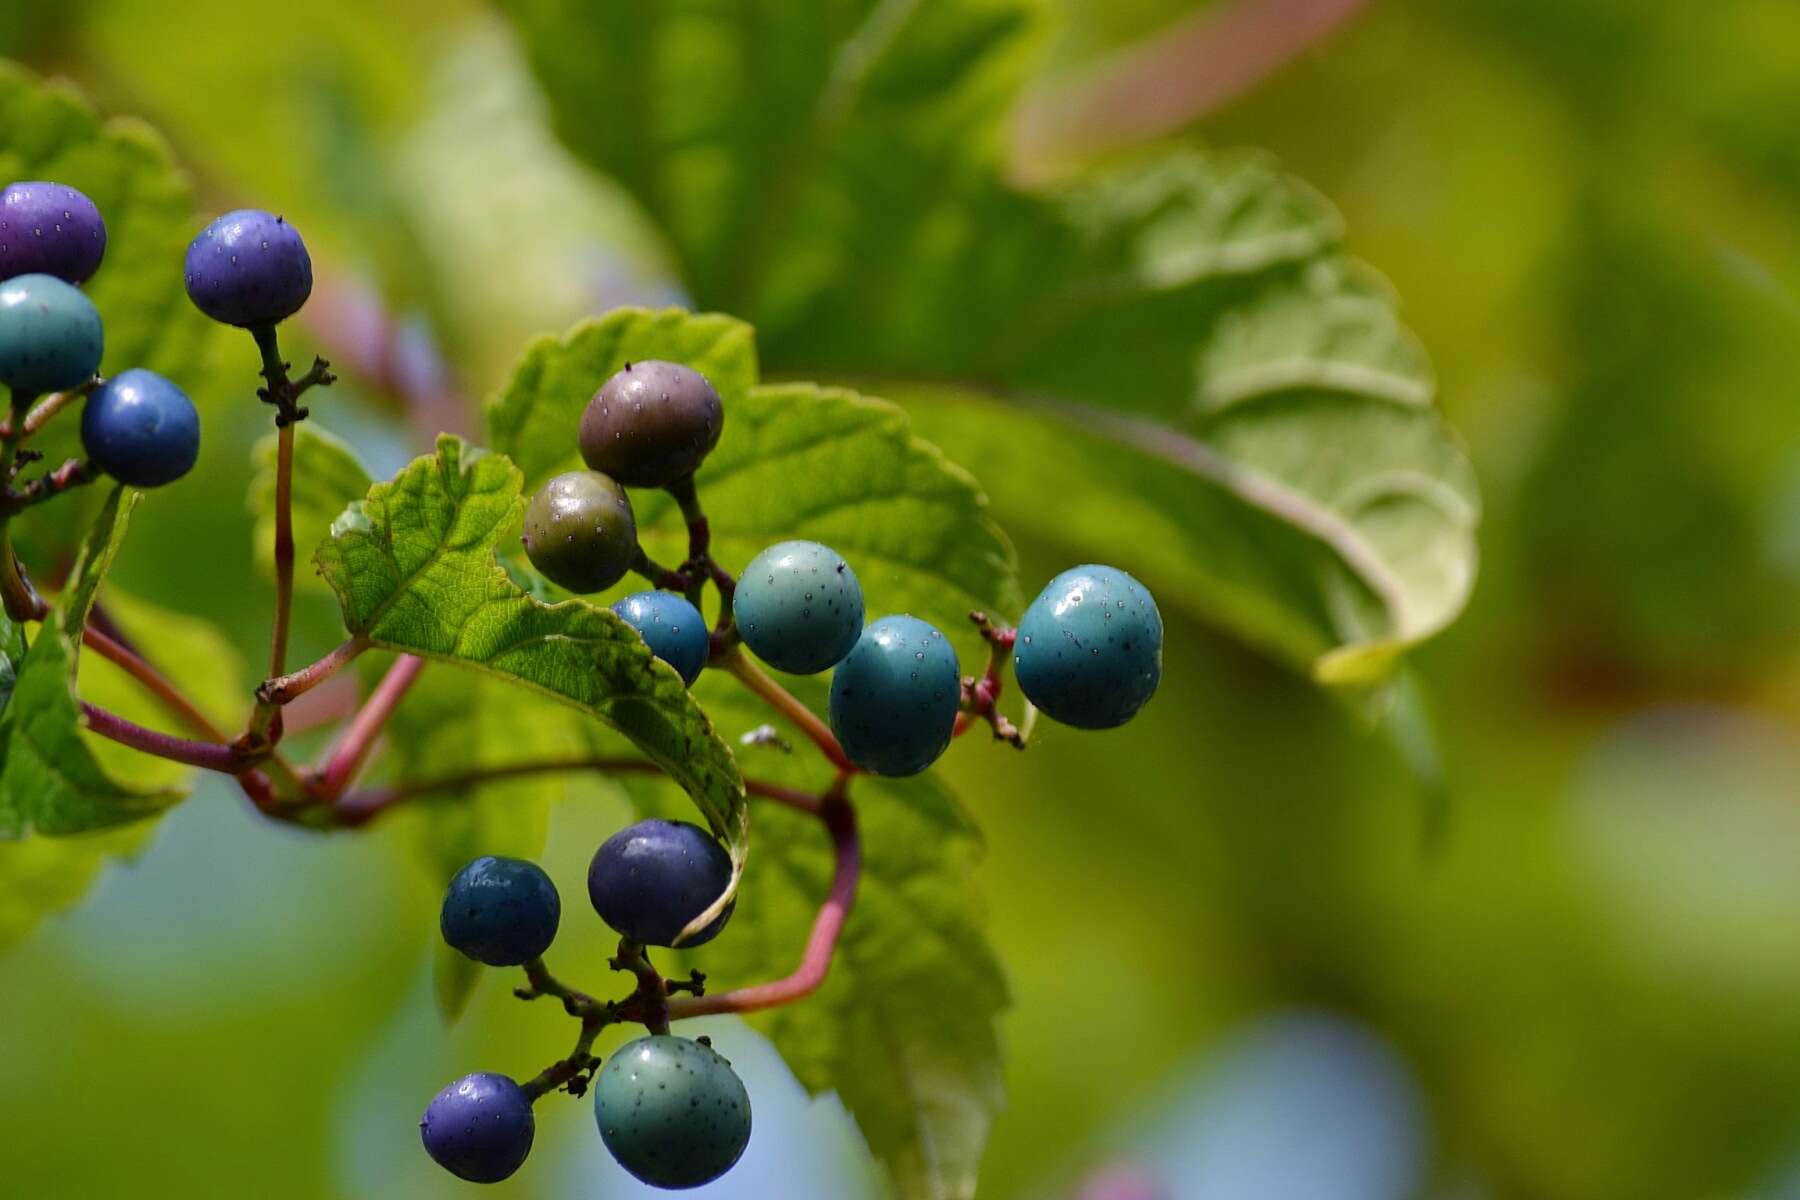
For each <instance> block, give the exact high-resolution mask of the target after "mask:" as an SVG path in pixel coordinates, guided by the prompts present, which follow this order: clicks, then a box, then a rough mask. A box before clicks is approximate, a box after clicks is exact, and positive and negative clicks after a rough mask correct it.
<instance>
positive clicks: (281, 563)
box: [269, 424, 294, 679]
mask: <svg viewBox="0 0 1800 1200" xmlns="http://www.w3.org/2000/svg"><path fill="white" fill-rule="evenodd" d="M293 506H294V427H293V425H291V424H284V425H282V426H281V428H280V429H279V430H278V431H277V433H276V449H275V632H274V635H273V636H272V637H271V639H270V642H271V645H270V648H269V678H271V679H273V678H275V677H276V676H278V675H280V674H281V673H282V672H284V671H286V670H287V653H288V624H289V622H290V621H291V620H292V618H293V609H294V508H293Z"/></svg>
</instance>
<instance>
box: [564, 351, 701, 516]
mask: <svg viewBox="0 0 1800 1200" xmlns="http://www.w3.org/2000/svg"><path fill="white" fill-rule="evenodd" d="M724 429H725V409H724V407H723V406H722V405H721V404H720V403H719V393H718V392H716V391H714V390H713V385H712V384H710V383H708V382H707V381H706V376H704V375H702V374H700V372H698V371H696V370H694V369H693V368H692V367H684V366H682V365H681V364H680V363H672V362H661V361H658V360H656V359H648V360H646V361H643V362H635V363H626V364H625V369H624V370H622V371H619V372H618V373H617V374H615V375H614V376H613V377H612V378H611V379H608V380H607V381H606V382H605V383H604V384H602V385H601V386H600V390H599V391H597V392H595V393H594V398H593V399H592V400H590V401H588V406H587V408H586V409H585V410H583V412H582V414H581V430H580V433H579V435H578V436H579V440H580V443H581V457H582V458H584V459H585V460H587V465H588V466H590V467H592V468H594V470H596V471H604V472H606V474H608V475H611V476H612V477H613V478H614V479H616V480H618V481H619V482H620V483H622V484H625V485H626V486H627V487H667V486H669V485H670V484H671V483H674V482H675V481H676V480H678V479H683V478H685V477H687V476H689V475H692V474H693V473H694V470H695V468H697V467H699V465H700V463H701V460H703V459H704V458H705V457H706V456H707V455H708V454H710V453H712V448H713V447H714V446H716V445H718V444H719V434H720V433H722V432H723V431H724Z"/></svg>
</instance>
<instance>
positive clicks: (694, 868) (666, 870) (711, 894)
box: [588, 818, 734, 946]
mask: <svg viewBox="0 0 1800 1200" xmlns="http://www.w3.org/2000/svg"><path fill="white" fill-rule="evenodd" d="M730 882H731V857H730V856H729V855H727V854H726V853H725V849H724V847H722V846H720V845H719V843H718V842H717V841H715V840H714V839H713V836H712V835H711V834H710V833H707V832H706V831H705V830H704V829H701V828H699V827H698V826H695V825H689V824H688V823H687V822H685V821H662V820H656V819H654V818H653V819H651V820H648V821H639V822H638V823H637V824H636V825H630V826H627V827H626V828H624V829H621V830H619V832H617V833H615V834H613V835H612V836H611V837H609V838H607V839H606V841H604V842H602V843H601V844H600V849H598V850H596V851H595V852H594V861H593V862H592V863H590V864H589V865H588V899H589V900H591V901H592V902H593V905H594V911H595V912H597V913H599V914H600V919H601V920H602V921H605V922H606V923H607V924H608V925H610V926H612V927H613V928H614V929H615V930H617V931H618V932H619V933H621V934H623V935H624V936H626V937H628V938H631V939H633V940H634V941H639V942H643V943H645V944H646V945H650V946H672V945H674V944H675V939H676V938H677V937H679V936H680V935H681V931H682V930H683V929H686V928H687V926H688V922H690V921H692V920H693V919H694V918H695V917H697V916H699V915H700V914H701V913H703V912H705V911H706V909H707V906H709V905H710V904H712V902H713V901H715V900H717V899H718V898H719V896H720V894H721V893H723V892H724V891H725V888H726V886H727V885H728V884H730ZM733 907H734V905H727V906H726V907H725V911H724V912H722V913H720V914H719V917H718V919H717V920H715V921H714V922H713V923H712V924H711V925H708V926H707V927H706V928H705V929H703V930H701V931H700V932H699V933H697V934H695V935H694V936H693V937H691V938H689V939H688V940H687V941H686V942H683V943H682V944H683V945H684V946H699V945H703V944H705V943H707V942H710V941H712V940H713V938H715V937H717V936H718V935H719V930H721V929H723V928H725V922H726V921H728V920H730V919H731V911H732V908H733Z"/></svg>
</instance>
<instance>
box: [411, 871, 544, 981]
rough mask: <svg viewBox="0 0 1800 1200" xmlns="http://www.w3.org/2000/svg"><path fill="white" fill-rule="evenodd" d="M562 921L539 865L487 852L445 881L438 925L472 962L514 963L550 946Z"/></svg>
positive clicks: (448, 939)
mask: <svg viewBox="0 0 1800 1200" xmlns="http://www.w3.org/2000/svg"><path fill="white" fill-rule="evenodd" d="M561 920H562V900H561V899H560V898H559V897H558V896H557V894H556V885H555V884H553V883H551V882H550V877H549V876H548V875H546V874H544V872H543V869H542V868H541V867H539V866H538V865H537V864H536V863H529V862H525V861H524V860H522V859H517V858H500V857H497V856H495V855H492V854H489V855H483V856H482V857H481V858H478V859H476V860H474V861H473V862H471V863H470V864H469V865H468V866H466V867H464V868H463V869H462V870H460V871H458V872H457V873H456V877H455V878H454V879H452V880H451V881H450V889H449V890H448V891H447V892H445V893H444V909H443V912H441V913H440V914H439V915H438V929H439V930H440V931H441V932H442V933H443V935H444V940H445V941H446V942H448V943H450V945H451V946H453V947H455V948H456V949H458V950H460V951H462V952H463V953H464V954H466V955H468V956H469V957H470V958H472V959H474V960H475V961H476V962H484V963H486V964H487V965H488V966H490V967H516V966H518V965H519V964H521V963H525V962H529V961H530V960H532V959H534V958H536V957H537V956H538V955H540V954H542V953H543V952H544V951H546V950H548V949H549V948H550V943H551V942H552V941H554V940H555V939H556V926H557V924H558V923H559V922H560V921H561Z"/></svg>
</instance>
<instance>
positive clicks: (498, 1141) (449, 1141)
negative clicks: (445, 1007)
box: [419, 1071, 537, 1183]
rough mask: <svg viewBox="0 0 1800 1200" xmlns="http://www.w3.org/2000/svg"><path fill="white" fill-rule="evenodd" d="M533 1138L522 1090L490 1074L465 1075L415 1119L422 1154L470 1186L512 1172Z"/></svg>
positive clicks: (533, 1127)
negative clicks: (417, 1125)
mask: <svg viewBox="0 0 1800 1200" xmlns="http://www.w3.org/2000/svg"><path fill="white" fill-rule="evenodd" d="M536 1134H537V1119H536V1118H535V1117H533V1116H532V1114H531V1100H530V1098H529V1097H527V1096H526V1095H525V1091H524V1089H523V1088H521V1087H520V1086H519V1085H518V1084H516V1083H514V1082H513V1081H512V1080H511V1079H508V1078H507V1077H506V1076H504V1075H497V1074H495V1073H493V1072H491V1071H478V1072H476V1073H475V1074H473V1075H464V1076H463V1077H462V1078H461V1079H459V1080H457V1081H456V1082H455V1083H453V1084H451V1085H450V1086H449V1087H447V1088H445V1089H444V1090H443V1091H441V1092H439V1093H438V1094H437V1095H436V1096H433V1097H432V1098H431V1103H430V1104H428V1105H426V1106H425V1115H424V1116H423V1117H421V1118H420V1119H419V1137H420V1138H421V1139H423V1140H424V1142H425V1152H426V1153H427V1154H429V1155H431V1157H432V1158H433V1159H435V1160H436V1161H437V1164H438V1166H440V1167H442V1168H444V1170H446V1171H448V1172H450V1173H451V1174H452V1175H454V1176H456V1177H457V1178H458V1179H466V1180H468V1181H469V1182H470V1183H499V1182H500V1181H501V1180H502V1179H505V1178H506V1177H508V1176H509V1175H511V1174H512V1173H513V1172H514V1171H517V1170H518V1169H519V1165H520V1164H521V1163H523V1162H524V1161H525V1156H526V1155H527V1154H530V1153H531V1139H532V1138H533V1137H534V1136H536Z"/></svg>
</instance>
